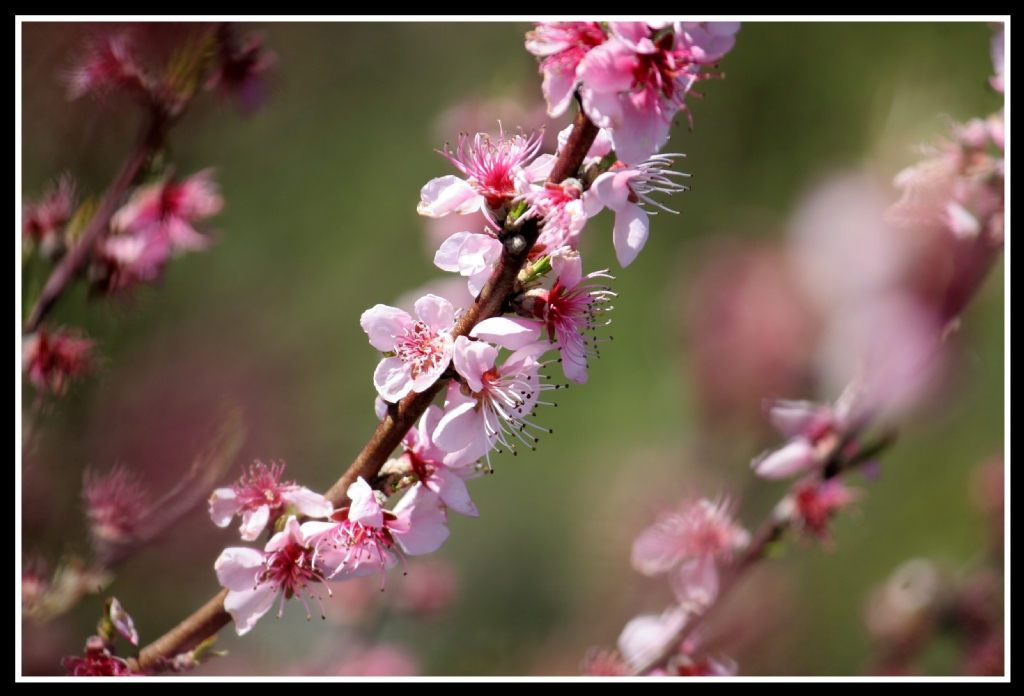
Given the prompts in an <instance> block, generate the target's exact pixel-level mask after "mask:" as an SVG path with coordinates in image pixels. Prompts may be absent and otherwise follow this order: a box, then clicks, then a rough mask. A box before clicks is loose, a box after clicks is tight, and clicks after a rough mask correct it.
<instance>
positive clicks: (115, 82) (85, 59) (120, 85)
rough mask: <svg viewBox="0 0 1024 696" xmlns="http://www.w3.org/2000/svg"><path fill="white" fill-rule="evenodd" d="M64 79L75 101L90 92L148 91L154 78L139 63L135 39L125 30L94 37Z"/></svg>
mask: <svg viewBox="0 0 1024 696" xmlns="http://www.w3.org/2000/svg"><path fill="white" fill-rule="evenodd" d="M64 81H65V82H66V84H67V88H68V99H72V100H74V99H78V98H79V97H81V96H83V95H85V94H88V93H90V92H92V93H93V94H94V95H95V96H103V95H104V94H106V93H107V92H109V91H111V90H113V89H124V90H126V91H128V92H129V93H132V94H135V95H143V94H145V93H147V92H148V91H149V89H150V86H151V82H152V78H150V77H148V76H147V75H145V74H144V73H143V71H142V69H141V68H140V66H139V64H138V57H137V55H136V48H135V42H134V40H133V39H132V37H131V36H130V35H129V34H128V33H127V32H122V33H111V34H106V35H99V36H95V37H93V38H92V40H91V41H90V42H89V44H88V46H87V47H86V50H85V51H84V53H83V54H82V55H81V56H80V57H79V58H78V59H77V60H76V61H75V63H74V65H73V66H72V68H71V69H70V70H69V71H68V72H67V73H66V74H65V75H64Z"/></svg>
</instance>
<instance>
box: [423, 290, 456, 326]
mask: <svg viewBox="0 0 1024 696" xmlns="http://www.w3.org/2000/svg"><path fill="white" fill-rule="evenodd" d="M415 307H416V316H418V317H419V318H420V321H422V322H423V323H424V324H426V325H427V327H428V328H429V329H430V330H431V331H434V332H442V331H451V328H452V324H454V323H455V308H454V307H452V303H451V302H449V301H448V300H446V299H444V298H443V297H438V296H437V295H424V296H423V297H421V298H420V299H418V300H416V305H415Z"/></svg>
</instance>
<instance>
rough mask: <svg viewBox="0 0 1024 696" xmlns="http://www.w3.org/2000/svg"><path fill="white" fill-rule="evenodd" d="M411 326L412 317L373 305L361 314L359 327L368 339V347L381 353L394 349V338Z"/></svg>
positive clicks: (396, 310) (390, 308)
mask: <svg viewBox="0 0 1024 696" xmlns="http://www.w3.org/2000/svg"><path fill="white" fill-rule="evenodd" d="M412 324H413V321H412V317H410V316H409V315H408V314H406V313H405V312H403V311H402V310H400V309H398V308H397V307H389V306H387V305H382V304H379V305H375V306H374V307H372V308H370V309H368V310H366V311H365V312H363V315H362V316H361V317H360V318H359V325H360V326H361V327H363V331H365V332H366V334H367V335H368V336H369V337H370V345H371V346H373V347H374V348H376V349H377V350H379V351H382V352H388V351H392V350H394V349H395V336H401V335H404V334H405V332H406V330H407V329H409V328H411V327H412Z"/></svg>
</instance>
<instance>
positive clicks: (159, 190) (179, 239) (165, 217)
mask: <svg viewBox="0 0 1024 696" xmlns="http://www.w3.org/2000/svg"><path fill="white" fill-rule="evenodd" d="M212 176H213V170H212V169H204V170H203V171H201V172H198V173H197V174H193V175H192V176H190V177H188V178H187V179H185V180H184V181H181V182H180V183H176V182H174V181H173V179H171V178H167V179H165V180H164V181H161V182H159V183H156V184H151V185H149V186H142V187H140V188H138V189H136V191H135V193H133V194H132V197H131V198H130V199H129V200H128V202H127V203H126V204H125V205H124V206H123V207H121V209H120V210H118V211H117V212H116V213H114V216H113V217H112V218H111V219H110V227H111V229H112V230H113V231H114V232H115V234H125V235H133V234H139V233H141V232H143V231H149V233H150V234H156V235H158V236H161V237H165V238H166V239H167V240H168V241H169V242H170V245H171V248H172V249H175V250H188V251H198V250H201V249H205V248H206V247H207V246H209V244H210V240H209V238H208V237H206V236H205V235H202V234H200V233H199V232H197V231H196V230H195V228H193V227H192V223H193V222H195V221H197V220H202V219H205V218H208V217H211V216H213V215H216V214H217V213H219V212H220V211H221V208H223V207H224V199H223V198H221V196H220V195H219V194H218V193H217V185H216V184H214V183H213V182H212V181H211V180H210V179H211V177H212Z"/></svg>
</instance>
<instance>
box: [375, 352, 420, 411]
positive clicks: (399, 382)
mask: <svg viewBox="0 0 1024 696" xmlns="http://www.w3.org/2000/svg"><path fill="white" fill-rule="evenodd" d="M373 384H374V386H376V387H377V393H378V394H380V396H381V398H382V399H384V400H385V401H390V402H391V403H395V402H396V401H399V400H401V399H402V398H403V397H405V395H406V394H408V393H409V392H410V391H412V368H411V367H409V366H408V365H407V364H405V362H403V361H402V359H401V358H384V359H383V360H381V361H380V363H378V364H377V369H376V370H374V371H373Z"/></svg>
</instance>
